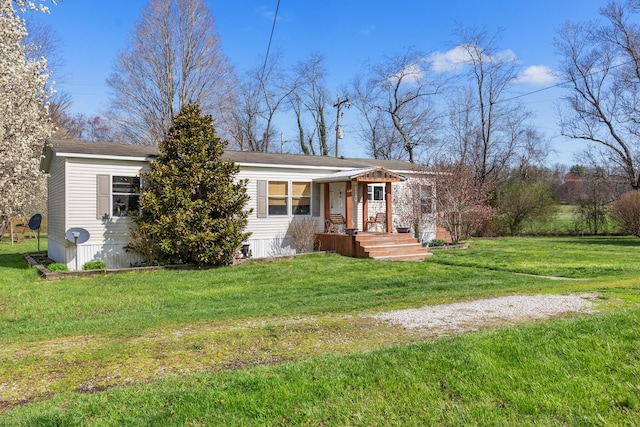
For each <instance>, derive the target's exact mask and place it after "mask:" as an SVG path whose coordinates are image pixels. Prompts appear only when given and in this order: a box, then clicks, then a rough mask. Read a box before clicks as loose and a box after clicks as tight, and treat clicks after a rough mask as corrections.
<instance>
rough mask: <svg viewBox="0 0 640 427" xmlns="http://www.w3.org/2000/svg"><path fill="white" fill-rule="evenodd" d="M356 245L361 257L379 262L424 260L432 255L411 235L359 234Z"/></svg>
mask: <svg viewBox="0 0 640 427" xmlns="http://www.w3.org/2000/svg"><path fill="white" fill-rule="evenodd" d="M356 244H357V245H358V247H359V251H360V253H361V255H360V256H364V257H367V258H373V259H379V260H389V261H391V260H402V261H405V260H406V261H412V260H423V259H426V258H429V257H430V256H431V253H429V251H428V250H427V249H425V248H423V247H422V245H421V244H420V243H418V241H417V240H416V239H415V238H414V237H413V235H411V234H409V233H393V234H387V233H359V234H358V235H357V236H356Z"/></svg>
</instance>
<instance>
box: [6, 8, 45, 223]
mask: <svg viewBox="0 0 640 427" xmlns="http://www.w3.org/2000/svg"><path fill="white" fill-rule="evenodd" d="M52 3H54V2H53V1H52ZM54 4H55V3H54ZM27 10H39V11H43V12H46V11H47V7H46V5H44V4H42V3H37V2H35V1H32V0H0V216H1V215H15V214H25V213H27V210H28V209H30V208H31V207H32V206H33V205H34V203H35V201H36V200H37V199H38V198H42V197H44V194H45V188H46V187H45V179H44V176H43V175H42V174H41V173H40V172H39V170H38V169H39V162H40V156H41V154H42V146H43V144H44V141H45V139H46V138H47V137H48V136H49V135H50V134H51V131H52V126H51V124H50V122H49V120H48V119H47V99H48V98H49V96H50V95H51V93H50V92H49V91H48V90H47V85H46V84H47V79H48V78H49V71H48V69H47V61H46V59H45V58H44V57H40V58H37V59H34V58H29V55H27V49H29V47H28V46H27V45H26V43H25V38H26V37H27V30H26V27H25V21H24V18H23V17H22V15H21V14H22V13H24V12H26V11H27Z"/></svg>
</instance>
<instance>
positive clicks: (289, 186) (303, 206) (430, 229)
mask: <svg viewBox="0 0 640 427" xmlns="http://www.w3.org/2000/svg"><path fill="white" fill-rule="evenodd" d="M156 154H157V147H154V146H144V145H126V144H116V143H101V142H87V141H79V140H58V139H55V140H50V141H48V142H47V143H46V145H45V147H44V152H43V157H42V161H41V170H42V171H43V172H45V173H47V174H48V175H49V178H48V180H49V186H48V248H49V249H48V251H49V252H48V255H49V257H50V258H51V259H53V260H55V261H56V262H60V263H64V264H67V265H68V266H69V268H70V269H75V268H76V265H77V266H79V267H81V266H82V265H83V264H84V263H85V262H87V261H91V260H96V259H100V260H104V261H105V262H106V263H107V266H108V267H109V268H123V267H128V266H130V265H131V264H132V263H135V262H137V261H138V259H137V257H136V255H135V254H132V253H129V252H127V251H125V249H124V246H126V244H127V241H128V231H129V229H130V227H131V226H132V224H133V221H132V219H131V216H130V212H133V211H136V210H137V208H138V197H139V194H140V189H141V186H144V182H141V179H140V173H141V171H145V170H148V168H149V162H150V161H152V160H153V159H154V158H155V157H156ZM223 158H224V159H225V160H229V161H233V162H235V163H236V164H237V165H239V167H240V172H239V174H238V175H237V178H238V179H245V178H246V179H248V184H247V191H248V194H249V196H250V200H249V203H248V206H247V209H249V208H252V209H253V211H252V213H251V214H250V216H249V221H248V226H247V231H250V232H251V237H250V238H249V241H248V242H247V243H248V244H249V248H250V250H251V253H252V256H254V257H260V258H261V257H271V256H281V255H287V254H292V253H294V252H295V248H294V246H293V242H292V239H291V236H290V234H289V227H290V225H291V222H292V221H294V220H295V219H296V218H298V217H310V218H317V219H318V221H317V224H318V232H319V233H323V232H325V231H328V228H325V227H326V226H328V225H330V224H329V222H328V221H329V219H330V217H332V216H335V215H336V214H341V215H342V216H343V218H344V219H345V221H344V222H345V224H344V227H345V228H349V229H351V230H356V231H367V230H368V229H369V228H370V226H371V225H372V224H371V219H372V217H375V216H376V215H377V214H378V215H381V213H384V215H381V217H382V218H383V219H384V221H385V223H383V224H380V225H381V226H382V227H380V228H382V230H381V231H384V232H387V233H392V232H393V233H395V230H396V227H398V226H401V225H407V224H400V222H399V220H398V215H394V213H395V212H396V211H397V209H398V206H397V202H396V203H394V201H395V200H397V199H398V198H397V197H395V198H394V197H393V194H394V193H396V194H397V192H398V191H399V190H401V188H402V186H403V185H406V183H407V182H408V181H407V179H409V180H411V179H412V178H411V176H412V175H413V174H415V170H413V168H412V165H411V164H410V163H407V162H403V161H396V160H376V159H347V158H335V157H321V156H305V155H293V154H273V153H256V152H246V151H225V153H224V156H223ZM428 190H429V191H430V189H428ZM429 191H428V192H429ZM428 192H426V193H425V194H428ZM387 202H390V203H387ZM426 203H432V202H431V201H430V200H429V201H426ZM373 225H378V224H373ZM332 231H333V229H332ZM73 232H75V242H74V240H72V236H73V235H74V234H73ZM79 232H81V233H79ZM352 232H353V231H352ZM435 232H436V225H435V220H433V221H430V223H429V224H426V225H425V226H423V227H422V230H421V233H422V236H421V237H422V239H421V240H422V241H428V240H430V239H432V238H434V237H435ZM323 249H327V248H326V247H325V248H323Z"/></svg>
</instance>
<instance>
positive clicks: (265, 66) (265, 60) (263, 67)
mask: <svg viewBox="0 0 640 427" xmlns="http://www.w3.org/2000/svg"><path fill="white" fill-rule="evenodd" d="M278 10H280V0H278V4H277V5H276V13H275V14H274V15H273V24H272V25H271V35H270V36H269V44H268V45H267V53H266V54H265V55H264V64H263V65H262V72H261V73H260V80H262V79H263V78H264V71H265V69H266V68H267V60H268V59H269V51H271V42H272V41H273V33H274V32H275V29H276V21H277V20H278Z"/></svg>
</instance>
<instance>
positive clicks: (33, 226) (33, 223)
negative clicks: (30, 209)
mask: <svg viewBox="0 0 640 427" xmlns="http://www.w3.org/2000/svg"><path fill="white" fill-rule="evenodd" d="M41 223H42V215H40V214H35V215H34V216H32V217H31V219H30V220H29V230H38V229H39V228H40V224H41Z"/></svg>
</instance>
